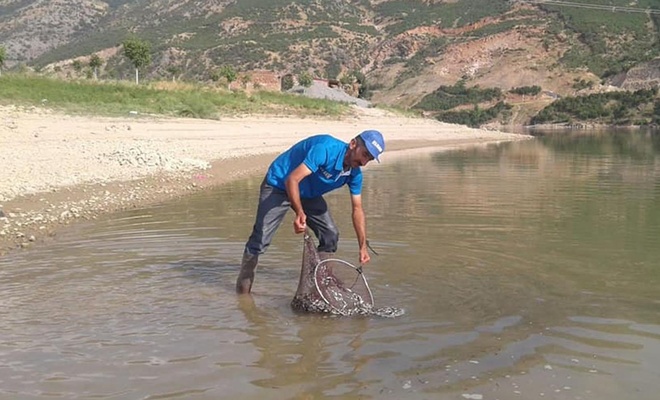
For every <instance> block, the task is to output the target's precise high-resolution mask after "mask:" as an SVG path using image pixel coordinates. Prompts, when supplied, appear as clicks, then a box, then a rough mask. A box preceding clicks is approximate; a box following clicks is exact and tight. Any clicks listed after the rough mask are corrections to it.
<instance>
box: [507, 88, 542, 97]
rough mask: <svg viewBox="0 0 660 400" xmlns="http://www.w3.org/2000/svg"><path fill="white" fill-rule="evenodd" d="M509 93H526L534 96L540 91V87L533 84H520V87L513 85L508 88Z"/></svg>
mask: <svg viewBox="0 0 660 400" xmlns="http://www.w3.org/2000/svg"><path fill="white" fill-rule="evenodd" d="M509 93H513V94H519V95H522V96H524V95H528V96H536V95H537V94H539V93H541V87H540V86H537V85H534V86H521V87H515V88H513V89H511V90H509Z"/></svg>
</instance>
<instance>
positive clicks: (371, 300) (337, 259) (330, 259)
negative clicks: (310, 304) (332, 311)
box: [314, 258, 374, 311]
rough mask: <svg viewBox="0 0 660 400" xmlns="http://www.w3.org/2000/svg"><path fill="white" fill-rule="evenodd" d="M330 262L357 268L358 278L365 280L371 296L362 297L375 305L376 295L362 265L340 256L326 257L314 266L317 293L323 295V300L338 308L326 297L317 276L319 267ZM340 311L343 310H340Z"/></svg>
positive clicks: (365, 285)
mask: <svg viewBox="0 0 660 400" xmlns="http://www.w3.org/2000/svg"><path fill="white" fill-rule="evenodd" d="M330 262H333V263H339V264H342V265H345V266H347V267H349V268H352V269H353V270H355V272H356V273H357V274H358V278H357V279H360V278H362V281H363V282H364V287H365V288H366V289H367V295H368V296H369V298H368V299H362V300H363V301H364V302H366V303H368V304H369V306H373V305H374V296H373V294H372V293H371V288H370V287H369V283H368V282H367V279H366V278H365V276H364V273H363V272H362V268H361V267H360V268H358V267H356V266H355V265H353V264H351V263H349V262H348V261H344V260H341V259H339V258H328V259H325V260H321V261H320V262H319V263H318V264H316V266H315V267H314V286H316V291H317V293H318V294H319V295H320V296H321V298H322V299H323V301H324V302H325V303H326V304H328V305H329V306H331V307H332V308H337V307H336V306H334V305H333V304H332V303H331V302H330V301H329V300H328V299H327V298H326V297H325V295H324V293H323V292H324V291H323V290H321V288H320V287H319V279H318V277H317V273H318V271H319V267H321V266H323V265H324V264H328V263H330ZM340 311H342V310H340Z"/></svg>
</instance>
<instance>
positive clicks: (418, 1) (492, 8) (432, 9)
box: [375, 0, 511, 35]
mask: <svg viewBox="0 0 660 400" xmlns="http://www.w3.org/2000/svg"><path fill="white" fill-rule="evenodd" d="M375 9H376V12H377V13H378V14H380V15H381V16H382V17H385V18H390V19H393V20H395V21H396V22H395V23H394V24H391V25H389V26H388V27H387V30H388V32H389V33H390V34H392V35H397V34H399V33H401V32H404V31H406V30H408V29H411V28H414V27H417V26H420V25H426V26H433V25H441V26H443V27H445V28H457V27H461V26H465V25H469V24H472V23H474V22H477V21H479V20H480V19H483V18H485V17H489V16H496V15H499V14H502V13H504V12H506V11H508V10H510V9H511V4H510V2H509V1H507V0H461V1H457V2H455V3H454V2H452V3H445V2H442V3H438V4H435V3H434V2H431V3H430V4H429V2H428V1H423V0H394V1H386V2H382V3H379V4H378V5H377V6H375Z"/></svg>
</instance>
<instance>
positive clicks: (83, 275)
mask: <svg viewBox="0 0 660 400" xmlns="http://www.w3.org/2000/svg"><path fill="white" fill-rule="evenodd" d="M384 158H385V160H386V161H385V162H384V163H383V164H381V165H373V166H372V165H370V166H369V167H367V168H366V170H365V190H364V202H365V207H366V210H367V214H368V217H367V218H368V226H369V232H370V235H369V236H370V241H371V244H372V246H373V247H374V248H375V249H376V251H378V253H379V255H378V256H374V257H373V260H372V262H371V263H370V264H369V265H367V266H366V267H365V271H366V274H367V278H368V280H369V283H370V285H371V288H372V291H373V294H374V298H375V302H376V306H393V307H398V308H403V309H404V310H405V314H404V315H403V316H400V317H396V318H378V317H356V318H341V317H327V316H318V315H303V314H296V313H294V312H293V311H292V310H291V309H290V307H289V302H290V300H291V298H292V297H293V294H294V293H295V290H296V285H297V283H298V274H299V270H300V263H301V252H302V237H301V236H297V235H294V234H293V233H292V228H291V222H292V216H291V215H290V216H289V217H288V219H287V220H286V221H285V224H284V225H283V227H282V229H280V231H279V232H278V234H277V235H276V238H275V241H274V243H273V245H272V246H271V248H270V250H269V251H268V253H267V254H266V255H264V256H263V257H262V264H261V266H260V269H259V271H258V275H257V279H256V282H255V286H254V289H253V291H254V294H253V296H252V297H237V296H236V295H235V293H234V282H235V278H236V274H237V270H238V264H239V262H240V256H241V252H242V248H243V245H244V242H245V240H246V239H247V236H248V234H249V231H250V228H251V225H252V223H253V213H254V207H255V201H256V198H257V192H258V186H259V183H260V177H255V178H253V179H248V180H243V181H239V182H235V183H232V184H230V185H226V186H223V187H220V188H218V189H217V190H213V191H208V192H204V193H199V194H196V195H193V196H190V197H187V198H184V199H182V200H177V201H175V202H170V203H166V204H162V205H159V206H155V207H151V208H147V209H140V210H132V211H130V212H125V213H121V214H115V215H112V216H108V217H106V218H104V219H101V220H97V221H95V222H94V223H88V224H87V223H86V224H78V225H76V226H75V227H74V228H73V229H67V230H65V231H63V232H62V233H61V234H60V235H59V237H58V239H57V240H56V241H55V242H53V243H50V244H46V245H42V246H38V247H36V248H33V249H29V250H26V251H22V252H16V253H13V254H10V255H7V256H5V257H3V258H2V259H0V306H1V307H0V398H3V399H4V398H8V399H9V398H11V399H15V398H26V399H31V398H39V399H40V398H67V399H70V398H80V399H87V398H94V399H103V398H111V399H170V398H171V399H175V398H185V399H219V398H236V397H235V396H238V398H242V399H243V398H245V399H291V398H296V399H307V398H309V399H312V398H314V399H318V398H331V397H336V398H374V399H376V398H377V399H401V398H411V399H599V400H608V399H611V400H614V399H617V400H618V399H623V398H634V399H649V400H650V399H656V398H657V394H658V392H660V289H659V288H660V261H658V260H660V246H658V245H657V244H658V242H659V241H660V136H658V135H654V134H651V133H642V132H635V133H612V132H602V133H590V134H579V135H578V134H572V135H566V134H555V135H547V136H542V137H539V138H537V139H535V140H530V141H524V142H516V143H507V144H500V145H493V146H486V147H478V148H473V149H469V150H459V151H452V152H437V151H432V150H425V151H421V152H415V153H408V154H399V155H394V154H392V155H391V156H390V157H389V158H387V157H384ZM348 196H349V195H348V193H347V191H343V190H342V191H340V192H338V193H333V194H331V195H329V196H328V202H329V203H330V204H331V207H332V209H333V212H334V215H335V219H336V221H337V223H338V225H339V227H340V229H341V231H342V240H341V245H340V251H339V253H338V256H339V257H340V258H344V259H346V260H347V261H350V262H353V263H355V262H356V258H357V249H356V245H355V240H354V234H353V232H352V227H351V224H350V207H349V201H348Z"/></svg>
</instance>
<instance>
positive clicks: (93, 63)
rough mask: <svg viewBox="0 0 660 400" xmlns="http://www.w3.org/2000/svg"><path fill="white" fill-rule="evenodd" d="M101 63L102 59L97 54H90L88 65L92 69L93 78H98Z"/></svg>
mask: <svg viewBox="0 0 660 400" xmlns="http://www.w3.org/2000/svg"><path fill="white" fill-rule="evenodd" d="M101 65H103V60H102V59H101V57H99V55H98V54H92V56H91V57H90V58H89V67H90V68H91V69H92V71H94V79H99V68H101Z"/></svg>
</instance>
